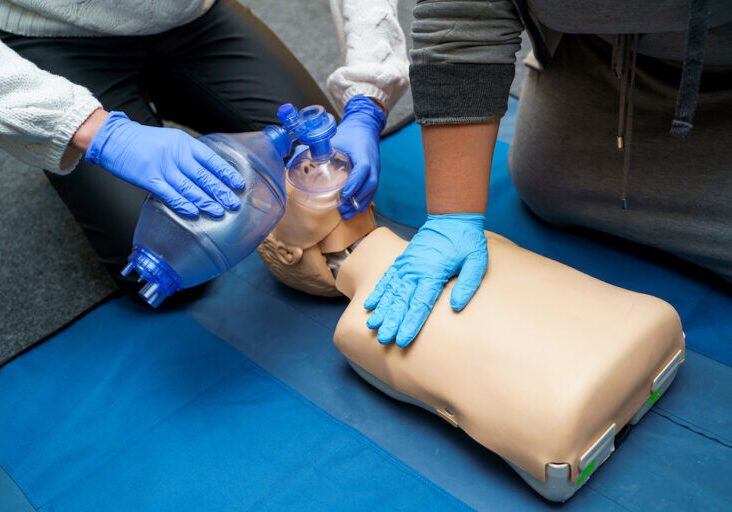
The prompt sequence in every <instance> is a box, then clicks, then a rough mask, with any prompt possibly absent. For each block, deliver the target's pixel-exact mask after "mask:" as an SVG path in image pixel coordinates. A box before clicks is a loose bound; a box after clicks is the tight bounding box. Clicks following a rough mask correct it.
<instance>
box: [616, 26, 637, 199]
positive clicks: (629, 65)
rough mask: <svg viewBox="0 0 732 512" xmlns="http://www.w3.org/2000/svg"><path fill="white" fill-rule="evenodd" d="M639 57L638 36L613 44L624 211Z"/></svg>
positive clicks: (626, 36) (622, 36) (622, 37)
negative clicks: (617, 92)
mask: <svg viewBox="0 0 732 512" xmlns="http://www.w3.org/2000/svg"><path fill="white" fill-rule="evenodd" d="M637 56H638V34H619V35H616V36H615V40H614V42H613V55H612V69H613V73H615V77H616V78H617V79H618V80H620V102H619V107H618V110H619V112H618V136H617V148H618V151H622V152H623V184H622V190H621V196H620V197H621V201H622V206H623V209H626V208H627V207H628V197H627V194H626V190H627V188H628V175H629V174H630V148H631V144H632V139H633V89H634V86H635V68H636V59H637Z"/></svg>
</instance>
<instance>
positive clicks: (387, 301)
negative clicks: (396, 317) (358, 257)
mask: <svg viewBox="0 0 732 512" xmlns="http://www.w3.org/2000/svg"><path fill="white" fill-rule="evenodd" d="M395 281H398V278H397V279H394V280H393V281H391V282H390V283H389V284H387V285H386V291H384V295H382V296H381V299H380V300H379V304H378V305H377V306H376V308H375V309H374V310H373V311H372V312H371V315H370V316H369V318H368V320H366V327H368V328H369V329H378V328H379V327H381V324H382V323H383V322H384V318H386V314H387V312H388V311H389V308H390V307H391V302H392V300H393V299H394V295H395V292H396V289H395V286H394V282H395Z"/></svg>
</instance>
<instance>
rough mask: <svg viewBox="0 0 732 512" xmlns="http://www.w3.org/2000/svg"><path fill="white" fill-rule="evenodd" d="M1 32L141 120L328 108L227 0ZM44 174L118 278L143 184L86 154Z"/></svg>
mask: <svg viewBox="0 0 732 512" xmlns="http://www.w3.org/2000/svg"><path fill="white" fill-rule="evenodd" d="M0 38H2V40H3V42H5V44H7V45H8V46H9V47H10V48H12V49H13V50H15V51H16V52H17V53H19V54H20V55H21V56H23V57H25V58H26V59H28V60H30V61H32V62H34V63H35V64H36V65H37V66H38V67H40V68H41V69H45V70H46V71H49V72H51V73H54V74H56V75H61V76H64V77H66V78H68V79H69V80H70V81H72V82H74V83H76V84H79V85H83V86H85V87H86V88H88V89H89V90H90V91H91V93H92V94H94V96H95V97H96V98H97V99H98V100H99V101H100V102H101V103H102V105H103V106H104V108H105V109H106V110H119V111H123V112H124V113H126V114H127V116H129V117H130V119H133V120H135V121H138V122H140V123H143V124H147V125H153V126H159V125H160V124H161V119H166V120H170V121H174V122H177V123H180V124H182V125H185V126H188V127H190V128H193V129H194V130H196V131H198V132H200V133H211V132H242V131H252V130H259V129H261V128H262V127H264V126H265V125H267V124H272V123H275V122H276V116H275V114H276V111H277V107H278V106H279V105H280V104H282V103H288V102H290V103H294V104H295V105H296V106H298V107H302V106H306V105H310V104H314V103H317V104H321V105H324V106H325V107H326V108H327V109H328V110H329V111H330V112H334V111H333V108H332V106H331V105H330V103H329V102H328V99H327V98H326V96H325V95H324V94H323V92H322V91H321V90H320V88H319V87H318V85H317V84H316V83H315V82H314V81H313V79H312V78H311V77H310V75H309V73H308V72H307V71H306V70H305V68H304V67H303V66H302V65H301V64H300V63H299V62H298V61H297V59H295V57H294V56H293V55H292V54H291V53H290V51H289V50H287V48H285V46H284V45H283V44H282V42H281V41H280V40H279V39H278V38H277V37H276V36H275V35H274V34H273V33H272V32H271V31H270V30H269V29H268V28H267V27H266V26H265V25H264V24H263V23H262V22H261V21H260V20H259V19H257V18H256V17H255V16H254V15H253V14H252V13H251V11H249V9H246V8H244V7H242V6H241V5H240V4H239V3H238V2H236V1H235V0H219V1H218V2H217V3H216V4H215V5H214V6H213V7H211V9H210V10H209V11H208V12H207V13H206V14H204V15H203V16H201V17H200V18H198V19H197V20H195V21H192V22H191V23H188V24H187V25H183V26H181V27H177V28H174V29H172V30H169V31H167V32H163V33H161V34H155V35H150V36H130V37H72V38H67V37H43V38H39V37H21V36H16V35H13V34H8V33H5V32H0ZM151 104H152V105H154V110H153V108H151ZM47 174H48V177H49V179H50V181H51V184H52V185H53V187H54V188H55V189H56V191H57V192H58V194H59V195H60V196H61V198H62V199H63V201H64V202H65V203H66V206H67V207H68V208H69V210H71V213H72V214H73V215H74V217H75V218H76V220H77V222H78V223H79V224H80V225H81V226H82V228H83V229H84V232H85V233H86V235H87V237H88V238H89V240H90V241H91V243H92V245H93V247H94V249H95V250H96V252H97V254H98V255H99V259H100V261H101V262H102V263H104V264H105V265H106V266H107V268H108V270H109V271H110V273H111V274H112V275H113V276H115V277H118V276H119V270H120V269H121V268H122V266H123V265H124V263H125V260H126V258H127V255H128V254H129V252H130V247H131V244H132V235H133V232H134V229H135V224H136V222H137V217H138V214H139V212H140V207H141V205H142V202H143V201H144V199H145V196H146V192H145V191H144V190H142V189H140V188H137V187H135V186H133V185H130V184H128V183H126V182H124V181H122V180H120V179H117V178H115V177H114V176H112V175H111V174H110V173H108V172H106V171H105V170H103V169H100V168H99V167H97V166H93V165H90V164H88V163H86V162H84V161H82V162H81V163H80V164H79V165H78V167H77V168H76V169H75V170H74V171H73V172H72V173H71V174H69V175H67V176H58V175H55V174H51V173H47Z"/></svg>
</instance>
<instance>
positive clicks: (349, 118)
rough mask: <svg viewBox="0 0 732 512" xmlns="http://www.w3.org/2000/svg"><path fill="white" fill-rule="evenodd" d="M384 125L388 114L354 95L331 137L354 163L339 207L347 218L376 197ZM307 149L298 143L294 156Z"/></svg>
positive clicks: (337, 147)
mask: <svg viewBox="0 0 732 512" xmlns="http://www.w3.org/2000/svg"><path fill="white" fill-rule="evenodd" d="M385 125H386V117H385V116H384V114H383V113H382V111H381V109H380V108H379V107H378V106H377V105H376V104H375V103H374V102H373V101H372V100H370V99H369V98H367V97H365V96H355V97H353V98H351V100H349V102H348V103H347V104H346V107H345V109H344V114H343V119H342V120H341V123H340V124H339V125H338V130H337V132H336V134H335V136H334V137H333V138H332V139H331V144H333V148H334V149H336V150H337V151H340V152H341V153H343V154H345V155H347V156H348V157H349V158H350V159H351V162H352V163H353V169H352V170H351V173H350V174H349V176H348V180H347V181H346V184H345V185H344V186H343V190H342V191H341V205H340V206H339V207H338V210H339V211H340V212H341V215H342V216H343V218H344V219H346V220H348V219H350V218H351V217H353V216H354V215H356V214H357V213H360V212H362V211H364V210H366V209H367V208H368V207H369V205H371V201H372V200H373V199H374V195H375V194H376V188H377V186H378V185H379V171H380V168H381V167H380V162H379V137H380V135H381V130H383V129H384V126H385ZM306 149H307V146H298V147H297V148H296V149H295V153H294V155H293V158H294V157H295V156H297V155H298V154H299V153H301V152H302V151H305V150H306ZM290 162H292V160H290ZM288 167H289V163H288Z"/></svg>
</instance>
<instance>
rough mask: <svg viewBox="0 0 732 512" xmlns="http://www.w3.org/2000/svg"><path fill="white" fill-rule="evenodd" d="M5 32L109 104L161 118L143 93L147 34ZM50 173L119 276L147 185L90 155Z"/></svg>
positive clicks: (12, 43) (141, 118)
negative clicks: (70, 169)
mask: <svg viewBox="0 0 732 512" xmlns="http://www.w3.org/2000/svg"><path fill="white" fill-rule="evenodd" d="M2 37H3V41H4V42H5V43H6V44H7V45H8V46H9V47H10V48H12V49H13V50H15V51H16V52H17V53H19V54H20V55H21V56H22V57H24V58H26V59H28V60H30V61H32V62H33V63H35V64H36V65H37V66H38V67H40V68H41V69H45V70H46V71H49V72H51V73H54V74H56V75H61V76H64V77H66V78H67V79H69V80H70V81H72V82H74V83H76V84H79V85H83V86H85V87H86V88H88V89H89V90H90V91H91V92H92V94H94V96H95V97H96V98H97V99H99V101H100V102H101V103H102V105H103V106H104V108H105V109H106V110H119V111H123V112H125V114H127V116H129V117H130V118H131V119H134V120H135V121H138V122H140V123H143V124H148V125H158V124H159V122H158V120H157V119H156V118H155V116H154V115H153V113H152V112H151V110H150V108H149V107H148V105H147V103H146V102H145V101H144V100H143V98H142V97H141V95H140V88H139V78H140V75H141V70H142V69H143V59H144V56H145V52H144V47H143V40H142V39H141V38H117V37H115V38H35V37H20V36H14V35H10V34H3V36H2ZM46 174H47V176H48V178H49V180H50V182H51V184H52V185H53V187H54V189H55V190H56V192H57V193H58V194H59V195H60V196H61V198H62V199H63V201H64V203H65V204H66V206H67V207H68V208H69V210H70V211H71V213H72V214H73V215H74V218H75V219H76V221H77V222H78V223H79V224H80V225H81V227H82V228H83V229H84V232H85V234H86V236H87V237H88V238H89V240H90V241H91V243H92V246H93V247H94V249H95V250H96V252H97V254H98V255H99V259H100V261H101V262H102V263H104V264H105V265H106V266H107V268H108V269H109V271H110V273H111V274H112V276H113V277H115V278H117V279H118V280H119V279H120V276H119V271H120V269H121V268H122V267H123V266H124V263H125V261H126V259H127V256H128V254H129V252H130V248H131V246H132V236H133V233H134V229H135V225H136V223H137V218H138V215H139V213H140V207H141V205H142V202H143V201H144V199H145V197H146V195H147V193H146V191H144V190H143V189H141V188H138V187H135V186H134V185H131V184H129V183H127V182H125V181H123V180H121V179H118V178H116V177H114V176H113V175H112V174H110V173H109V172H107V171H106V170H104V169H102V168H101V167H98V166H95V165H91V164H88V163H87V162H85V161H84V160H82V161H81V162H80V163H79V165H78V166H77V167H76V169H75V170H74V171H73V172H72V173H71V174H69V175H66V176H59V175H57V174H53V173H46Z"/></svg>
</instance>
